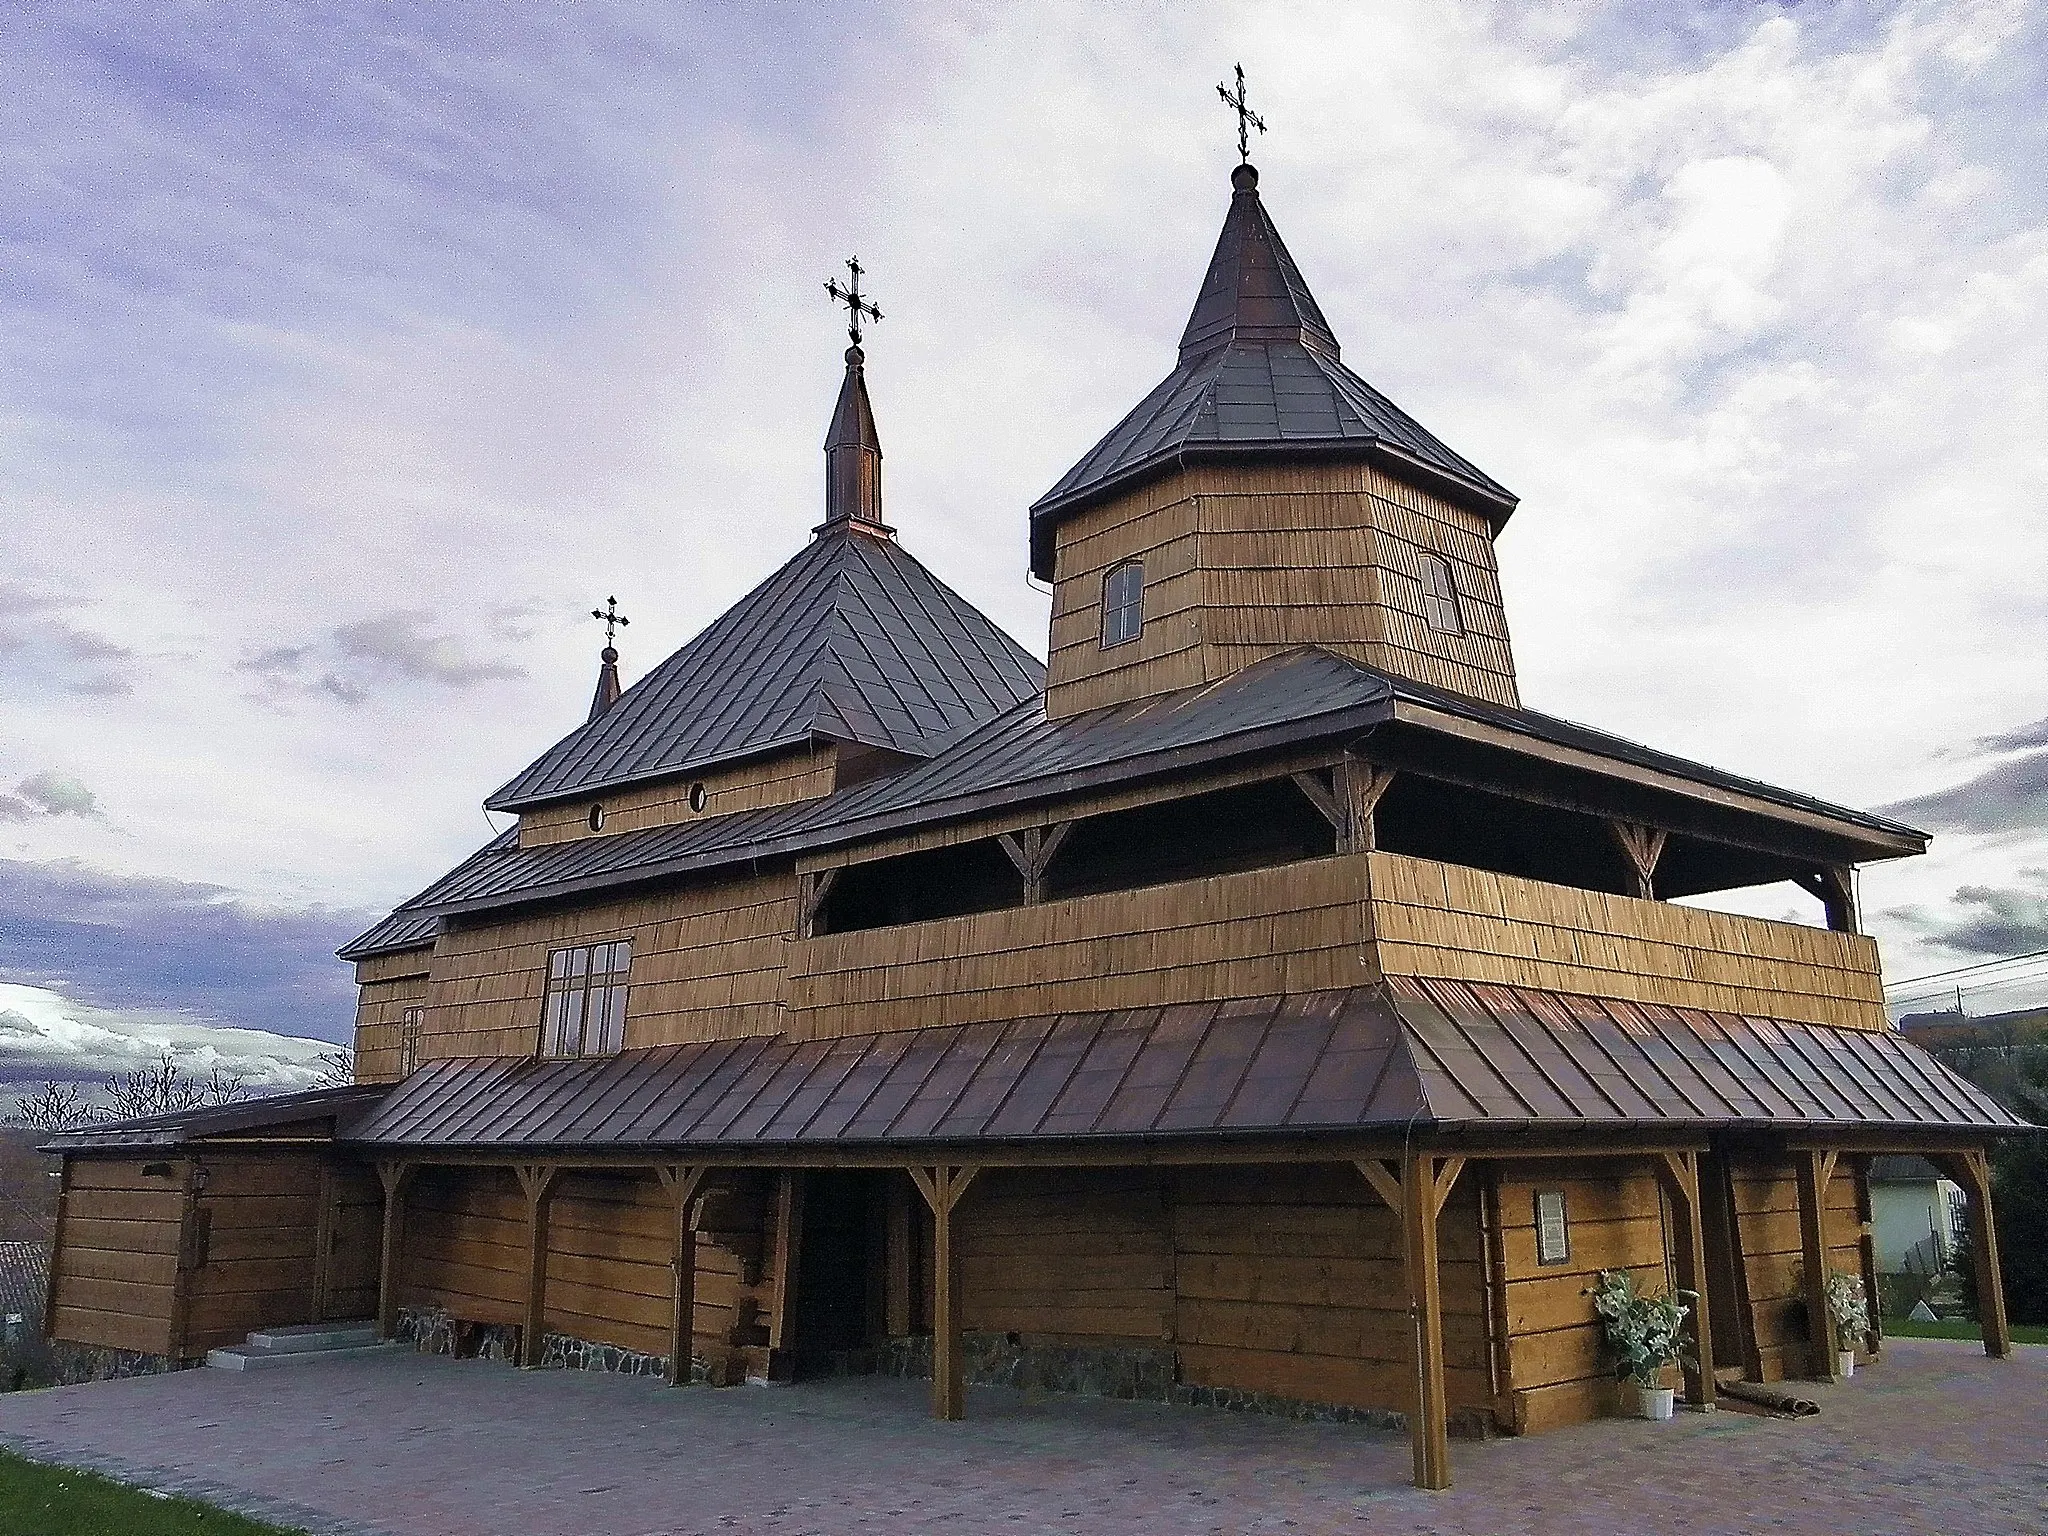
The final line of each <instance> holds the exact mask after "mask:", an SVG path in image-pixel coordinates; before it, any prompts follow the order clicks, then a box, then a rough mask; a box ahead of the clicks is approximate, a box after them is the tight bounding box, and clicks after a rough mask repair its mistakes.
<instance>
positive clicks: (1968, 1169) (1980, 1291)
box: [1933, 1150, 2012, 1360]
mask: <svg viewBox="0 0 2048 1536" xmlns="http://www.w3.org/2000/svg"><path fill="white" fill-rule="evenodd" d="M1933 1161H1934V1163H1935V1165H1936V1166H1937V1167H1939V1168H1940V1169H1941V1171H1942V1172H1943V1173H1946V1174H1947V1175H1948V1176H1949V1177H1950V1178H1952V1179H1954V1180H1955V1181H1956V1182H1957V1183H1958V1184H1960V1185H1962V1187H1963V1193H1964V1194H1966V1195H1968V1196H1969V1197H1970V1258H1971V1260H1972V1267H1973V1268H1974V1269H1975V1270H1976V1272H1977V1275H1976V1278H1977V1325H1978V1327H1980V1328H1981V1329H1982V1330H1983V1332H1984V1353H1985V1354H1987V1355H1989V1356H1991V1358H1992V1359H1994V1360H2004V1359H2006V1358H2008V1357H2009V1356H2010V1355H2011V1354H2012V1325H2011V1323H2010V1322H2009V1321H2008V1320H2007V1318H2006V1315H2005V1283H2004V1280H2003V1277H2002V1275H2001V1272H2000V1270H1999V1267H1998V1224H1997V1221H1996V1218H1995V1217H1994V1215H1993V1213H1992V1209H1991V1163H1990V1160H1989V1159H1988V1158H1986V1157H1985V1155H1984V1154H1983V1153H1982V1152H1981V1151H1976V1150H1972V1151H1968V1152H1953V1153H1949V1154H1947V1155H1944V1156H1936V1157H1935V1158H1934V1159H1933Z"/></svg>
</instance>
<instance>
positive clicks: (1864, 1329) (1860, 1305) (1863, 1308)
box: [1828, 1269, 1870, 1349]
mask: <svg viewBox="0 0 2048 1536" xmlns="http://www.w3.org/2000/svg"><path fill="white" fill-rule="evenodd" d="M1828 1316H1829V1317H1830V1318H1832V1319H1833V1320H1834V1324H1835V1348H1837V1349H1854V1348H1855V1347H1856V1346H1857V1344H1859V1343H1860V1342H1862V1339H1863V1336H1864V1335H1865V1334H1866V1333H1868V1332H1869V1331H1870V1297H1869V1295H1868V1293H1867V1292H1865V1290H1864V1289H1863V1277H1862V1276H1861V1275H1852V1274H1850V1273H1849V1272H1848V1271H1847V1270H1844V1269H1838V1270H1836V1271H1835V1272H1834V1273H1833V1274H1831V1275H1829V1276H1828Z"/></svg>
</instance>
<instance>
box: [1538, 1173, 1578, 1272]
mask: <svg viewBox="0 0 2048 1536" xmlns="http://www.w3.org/2000/svg"><path fill="white" fill-rule="evenodd" d="M1571 1256H1572V1234H1571V1228H1570V1227H1568V1226H1567V1225H1566V1224H1565V1219H1564V1191H1563V1190H1561V1189H1539V1190H1537V1191H1536V1262H1537V1263H1538V1264H1562V1263H1564V1262H1565V1261H1566V1260H1568V1259H1570V1258H1571Z"/></svg>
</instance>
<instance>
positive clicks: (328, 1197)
mask: <svg viewBox="0 0 2048 1536" xmlns="http://www.w3.org/2000/svg"><path fill="white" fill-rule="evenodd" d="M314 1199H315V1200H316V1201H318V1202H319V1203H318V1204H317V1205H316V1206H315V1207H314V1209H313V1294H312V1299H311V1300H310V1301H309V1302H308V1303H307V1306H306V1321H307V1322H309V1323H318V1322H324V1321H326V1318H327V1296H328V1292H329V1291H330V1290H331V1289H332V1287H333V1283H334V1275H333V1270H334V1215H335V1212H334V1165H333V1164H332V1163H329V1162H327V1161H325V1160H324V1159H323V1160H322V1161H321V1164H320V1178H319V1181H318V1192H317V1193H316V1194H315V1195H314Z"/></svg>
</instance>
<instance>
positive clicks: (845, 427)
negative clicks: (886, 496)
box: [822, 346, 890, 534]
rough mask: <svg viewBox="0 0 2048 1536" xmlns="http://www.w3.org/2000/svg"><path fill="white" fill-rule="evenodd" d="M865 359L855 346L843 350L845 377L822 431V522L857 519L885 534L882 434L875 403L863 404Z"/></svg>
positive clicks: (826, 525) (864, 396) (871, 528)
mask: <svg viewBox="0 0 2048 1536" xmlns="http://www.w3.org/2000/svg"><path fill="white" fill-rule="evenodd" d="M865 358H866V354H864V353H863V352H862V351H861V349H860V348H859V347H857V346H855V347H848V348H847V349H846V377H845V378H844V379H842V380H841V381H840V384H839V403H838V404H837V405H835V406H833V408H832V425H831V426H830V427H829V428H827V429H826V432H825V521H824V523H823V525H822V526H823V527H826V528H829V527H831V526H833V525H834V524H835V523H847V522H853V523H861V524H864V525H865V526H866V527H867V528H868V530H869V531H870V532H874V533H885V534H886V533H888V532H889V531H890V530H889V529H888V527H887V526H886V525H885V524H884V523H883V522H882V437H881V434H880V433H879V432H877V431H876V430H875V408H874V406H872V405H871V404H869V403H868V382H867V373H866V369H865V368H864V367H863V366H862V364H863V363H864V361H865Z"/></svg>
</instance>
